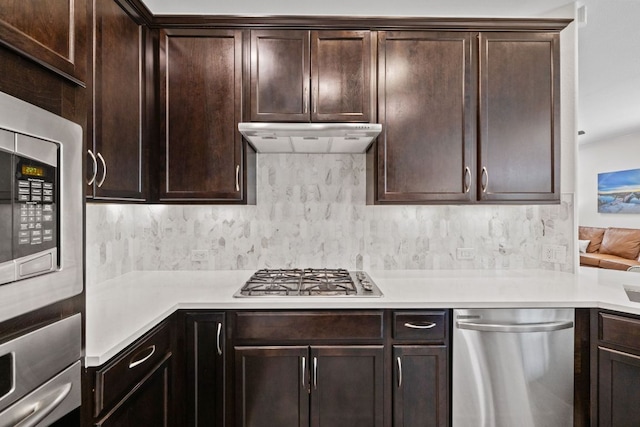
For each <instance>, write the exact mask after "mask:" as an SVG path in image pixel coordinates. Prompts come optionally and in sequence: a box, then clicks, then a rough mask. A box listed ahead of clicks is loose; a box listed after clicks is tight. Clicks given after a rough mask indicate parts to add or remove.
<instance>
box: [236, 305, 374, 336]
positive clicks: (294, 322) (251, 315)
mask: <svg viewBox="0 0 640 427" xmlns="http://www.w3.org/2000/svg"><path fill="white" fill-rule="evenodd" d="M382 325H383V312H382V311H357V312H356V311H339V312H337V311H327V312H321V311H300V312H295V311H287V312H239V313H236V338H237V339H238V340H240V341H253V342H255V341H261V342H264V341H278V342H279V343H287V342H299V341H305V342H310V341H326V340H328V341H336V340H338V341H339V340H349V341H350V342H354V341H372V340H382V339H383V333H382Z"/></svg>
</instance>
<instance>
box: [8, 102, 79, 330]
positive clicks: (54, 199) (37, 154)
mask: <svg viewBox="0 0 640 427" xmlns="http://www.w3.org/2000/svg"><path fill="white" fill-rule="evenodd" d="M82 182H83V179H82V129H81V127H80V126H78V125H77V124H75V123H72V122H70V121H68V120H65V119H63V118H61V117H59V116H57V115H55V114H52V113H50V112H48V111H45V110H42V109H40V108H38V107H35V106H33V105H31V104H28V103H26V102H24V101H21V100H19V99H17V98H14V97H11V96H9V95H7V94H4V93H0V321H3V320H6V319H10V318H12V317H15V316H18V315H20V314H24V313H27V312H29V311H32V310H35V309H38V308H40V307H43V306H46V305H49V304H51V303H53V302H56V301H59V300H62V299H65V298H69V297H71V296H73V295H76V294H79V293H81V292H82V287H83V278H82V277H83V276H82V271H83V266H82V262H83V253H82V247H83V228H82V224H83V204H82V202H83V199H84V194H83V185H82Z"/></svg>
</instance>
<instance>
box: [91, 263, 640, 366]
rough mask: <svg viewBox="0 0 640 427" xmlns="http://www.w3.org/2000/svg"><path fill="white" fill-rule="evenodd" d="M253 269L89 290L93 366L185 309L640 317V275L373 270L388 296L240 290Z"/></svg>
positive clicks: (112, 283)
mask: <svg viewBox="0 0 640 427" xmlns="http://www.w3.org/2000/svg"><path fill="white" fill-rule="evenodd" d="M253 273H254V270H226V271H135V272H131V273H128V274H125V275H123V276H120V277H118V278H115V279H112V280H108V281H105V282H102V283H98V284H94V285H88V286H87V290H86V296H87V305H86V350H85V363H86V366H99V365H102V364H103V363H105V362H106V361H108V360H109V359H110V358H112V357H113V356H114V355H116V354H117V353H118V352H120V351H121V350H123V349H124V348H126V347H127V346H128V345H130V344H131V343H133V342H135V341H136V340H137V339H138V338H140V337H141V336H142V335H144V334H145V333H146V332H147V331H149V330H150V329H151V328H152V327H153V326H155V325H157V324H158V323H159V322H160V321H162V320H163V319H165V318H166V317H168V316H169V315H170V314H172V313H173V312H175V311H176V310H178V309H214V310H215V309H237V310H241V309H373V308H391V309H406V308H412V309H421V308H490V307H493V308H500V307H504V308H507V307H509V308H532V307H575V308H578V307H600V308H606V309H611V310H617V311H622V312H626V313H633V314H640V303H634V302H630V301H629V299H628V298H627V296H626V294H625V292H624V289H623V285H632V286H638V287H640V274H636V273H628V272H618V271H611V270H603V269H596V268H580V270H579V272H578V273H577V274H571V273H561V272H553V271H547V270H384V271H367V273H368V274H369V276H370V277H371V278H372V280H373V281H374V282H375V283H376V284H377V285H378V287H379V288H380V289H381V290H382V292H383V293H384V296H383V297H380V298H375V297H359V298H358V297H253V298H234V297H233V294H234V293H235V292H236V291H237V290H238V289H239V288H240V287H241V286H242V285H243V284H244V282H245V281H246V280H247V279H248V278H249V277H251V275H252V274H253Z"/></svg>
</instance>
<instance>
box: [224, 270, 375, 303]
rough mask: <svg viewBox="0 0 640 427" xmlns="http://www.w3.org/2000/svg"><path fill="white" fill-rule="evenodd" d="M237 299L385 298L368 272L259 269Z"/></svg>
mask: <svg viewBox="0 0 640 427" xmlns="http://www.w3.org/2000/svg"><path fill="white" fill-rule="evenodd" d="M233 296H234V297H257V296H317V297H381V296H382V292H381V291H380V289H379V288H378V287H377V286H376V284H375V283H373V281H372V280H371V278H370V277H369V275H368V274H367V273H365V272H364V271H348V270H345V269H342V268H305V269H299V268H289V269H262V270H258V271H256V272H255V273H254V274H253V276H251V278H250V279H249V280H247V282H246V283H245V284H244V286H242V288H240V290H238V291H237V292H236V293H235V294H234V295H233Z"/></svg>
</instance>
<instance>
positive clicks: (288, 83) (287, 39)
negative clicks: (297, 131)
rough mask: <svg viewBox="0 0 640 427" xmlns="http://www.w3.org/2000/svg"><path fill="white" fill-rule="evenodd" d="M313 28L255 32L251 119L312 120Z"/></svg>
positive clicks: (253, 37) (253, 39) (252, 49)
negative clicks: (310, 102)
mask: <svg viewBox="0 0 640 427" xmlns="http://www.w3.org/2000/svg"><path fill="white" fill-rule="evenodd" d="M309 62H310V61H309V31H301V30H300V31H298V30H254V31H251V102H250V104H251V120H252V121H285V122H300V121H302V122H307V121H309V118H310V114H309V108H310V107H309Z"/></svg>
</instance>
